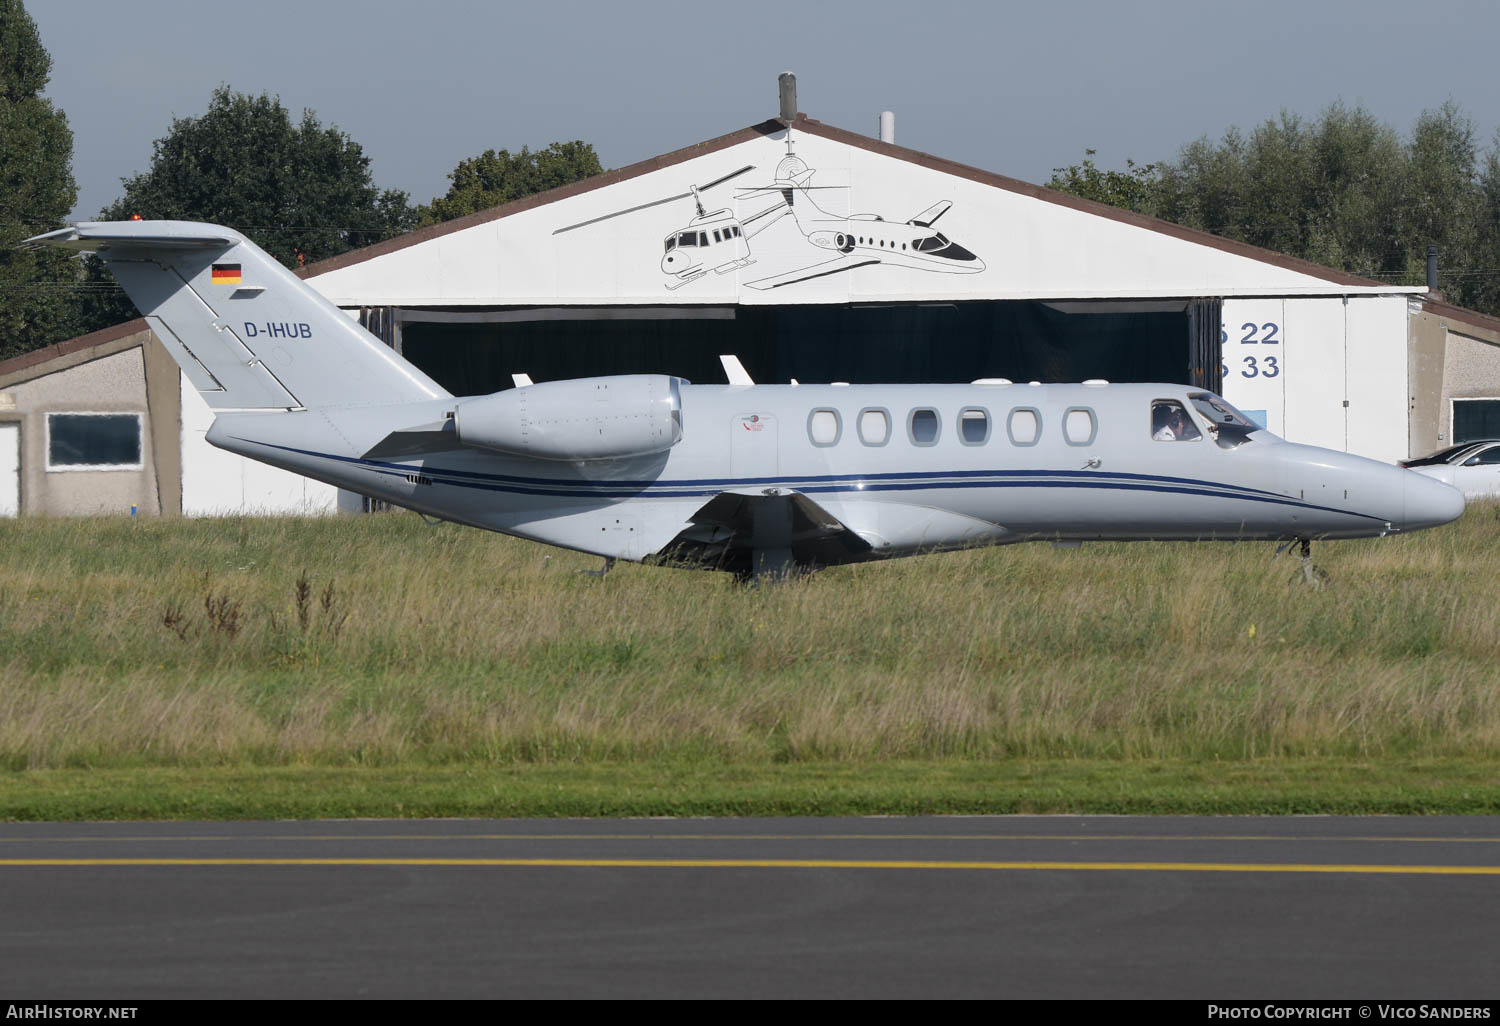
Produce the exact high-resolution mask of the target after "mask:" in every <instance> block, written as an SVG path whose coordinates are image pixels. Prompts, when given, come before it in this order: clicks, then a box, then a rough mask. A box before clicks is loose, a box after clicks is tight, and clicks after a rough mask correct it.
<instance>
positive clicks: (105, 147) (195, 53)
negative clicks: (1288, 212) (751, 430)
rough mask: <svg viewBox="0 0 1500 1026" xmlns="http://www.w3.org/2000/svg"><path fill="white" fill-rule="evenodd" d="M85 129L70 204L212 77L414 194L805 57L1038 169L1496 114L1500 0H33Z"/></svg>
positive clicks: (613, 156)
mask: <svg viewBox="0 0 1500 1026" xmlns="http://www.w3.org/2000/svg"><path fill="white" fill-rule="evenodd" d="M26 5H27V8H28V10H30V12H31V14H32V16H33V17H34V18H35V19H36V22H37V25H38V27H39V29H40V30H41V33H42V42H43V44H44V45H45V46H46V47H47V48H48V50H49V51H50V52H51V54H52V57H53V61H54V67H53V74H52V82H51V84H50V86H49V88H48V95H49V96H51V98H52V99H53V100H54V101H55V102H56V103H57V104H58V105H59V106H60V107H61V108H62V109H63V110H64V111H66V112H67V115H68V118H69V121H70V122H71V124H72V126H73V133H74V157H73V166H74V174H75V175H76V177H77V179H78V185H79V199H78V205H77V208H76V209H75V211H74V216H75V217H82V218H88V217H92V216H94V215H95V214H96V213H97V212H98V211H99V209H100V208H101V207H102V206H104V205H105V204H107V203H110V202H112V201H113V200H114V199H116V198H117V197H118V196H119V195H120V192H121V189H120V179H121V178H122V177H126V176H129V175H132V174H135V173H138V172H140V171H142V170H144V169H145V168H146V167H147V166H148V164H149V163H150V159H151V142H152V140H154V139H157V138H159V137H161V136H162V135H164V134H165V133H166V130H167V127H168V125H169V124H170V121H171V119H172V117H173V116H174V115H175V116H185V115H196V114H199V113H201V112H202V111H203V110H204V108H205V107H206V106H207V103H208V98H209V94H210V92H211V91H212V90H213V89H214V87H216V86H218V85H220V84H228V85H230V86H232V87H233V88H235V89H237V90H240V91H242V92H260V91H262V90H265V91H268V92H272V93H276V94H279V95H280V96H281V99H282V102H283V103H284V104H285V105H286V106H287V107H288V108H289V109H291V110H292V111H293V113H294V114H295V113H297V112H299V111H300V110H301V109H302V108H304V107H310V108H312V109H313V110H315V111H316V112H317V114H318V116H319V118H320V119H321V120H322V121H323V122H324V123H325V124H328V123H332V124H335V125H337V126H338V127H339V128H341V129H343V130H344V131H346V132H348V133H349V134H350V136H352V137H353V138H354V139H355V140H356V141H358V142H359V143H360V144H361V145H362V146H363V147H364V148H365V152H366V153H368V154H369V155H370V157H371V158H372V161H373V170H374V175H375V180H376V182H377V183H378V184H379V185H380V186H382V187H385V188H398V189H404V190H406V191H407V192H409V193H410V194H411V197H412V199H413V201H414V202H426V201H427V200H429V199H431V198H432V197H433V196H434V195H439V194H441V193H443V192H444V191H446V189H447V180H446V176H447V174H448V172H449V171H450V170H452V168H453V166H454V165H455V164H456V163H458V161H459V160H461V159H463V158H464V157H468V156H472V155H474V154H477V153H480V152H482V151H483V150H485V149H488V148H490V147H496V148H499V147H507V148H510V149H512V150H516V149H519V148H520V147H521V146H522V145H523V144H525V145H530V146H532V147H533V148H535V147H538V146H544V145H546V144H547V143H549V142H551V141H553V140H566V139H583V140H586V141H588V142H591V143H593V144H594V147H595V148H596V149H597V151H598V153H599V157H600V160H602V161H603V162H604V164H605V166H606V167H620V166H623V165H625V164H629V163H632V162H634V161H637V160H641V159H643V158H646V157H651V156H654V155H656V154H659V153H665V152H667V151H669V150H673V149H676V148H678V147H681V146H685V145H688V144H691V143H694V142H699V141H701V140H704V139H709V138H712V137H714V136H717V135H721V134H723V133H725V132H729V131H733V130H734V129H737V128H743V127H745V126H746V125H750V124H754V123H756V122H758V121H761V120H763V119H765V118H767V117H770V116H773V115H774V114H775V113H776V76H777V74H778V73H779V72H781V71H783V70H788V69H790V70H792V71H795V72H796V73H797V79H798V90H799V96H800V101H801V102H800V106H801V108H802V110H803V111H804V112H805V113H807V114H808V115H809V116H810V117H814V118H818V119H819V120H821V121H824V122H827V123H830V124H834V125H838V126H840V127H843V128H847V129H851V130H854V131H860V132H869V133H872V134H873V133H874V131H875V126H876V116H877V114H878V113H879V111H881V110H882V109H889V110H894V111H895V112H896V133H897V134H896V138H897V141H898V142H900V143H901V144H903V145H906V146H911V147H914V148H916V149H920V150H925V151H927V152H930V153H934V154H937V155H939V156H943V157H948V158H951V159H954V160H958V161H962V162H964V163H967V164H973V165H976V166H978V167H981V168H985V169H987V170H991V171H997V172H1000V173H1002V174H1008V175H1013V176H1015V177H1017V178H1022V179H1025V180H1028V181H1036V182H1041V181H1045V180H1046V179H1047V177H1048V176H1049V175H1050V173H1051V169H1052V168H1054V167H1057V166H1060V165H1064V164H1069V163H1076V162H1077V161H1078V159H1079V158H1081V157H1082V155H1083V150H1084V148H1085V147H1092V148H1094V149H1097V150H1098V151H1099V157H1098V160H1099V161H1100V163H1101V164H1102V165H1104V166H1110V167H1117V166H1121V165H1123V163H1124V160H1125V158H1126V157H1133V158H1135V159H1136V160H1137V161H1142V162H1144V161H1151V160H1159V159H1163V158H1170V157H1173V156H1175V155H1176V153H1177V150H1178V149H1179V147H1180V146H1181V145H1182V144H1183V143H1185V142H1188V141H1189V140H1191V139H1194V138H1196V137H1198V136H1200V135H1204V134H1208V135H1210V136H1213V137H1218V136H1219V135H1221V134H1222V133H1223V131H1224V129H1225V128H1227V127H1228V126H1229V125H1231V124H1238V125H1240V126H1241V127H1250V126H1252V125H1254V124H1256V123H1258V122H1260V121H1263V120H1264V119H1266V118H1267V117H1271V116H1273V115H1275V114H1276V113H1277V112H1278V111H1279V110H1280V109H1281V108H1283V107H1286V108H1288V109H1290V110H1293V111H1296V112H1298V113H1301V114H1303V115H1308V116H1311V115H1315V114H1316V113H1317V112H1318V111H1320V110H1321V109H1322V108H1323V107H1325V106H1327V105H1328V104H1329V103H1330V102H1332V101H1334V100H1337V99H1340V98H1342V99H1343V100H1344V101H1345V102H1347V103H1350V104H1353V103H1363V104H1364V105H1365V106H1366V107H1367V108H1368V109H1369V110H1370V111H1371V112H1372V113H1374V114H1375V115H1376V116H1377V117H1379V118H1381V119H1382V120H1384V121H1386V122H1388V123H1390V124H1392V125H1394V126H1395V127H1396V128H1397V129H1399V130H1401V131H1402V132H1403V133H1404V132H1406V131H1407V130H1408V129H1409V128H1410V127H1411V124H1412V122H1413V120H1414V119H1415V118H1416V116H1417V115H1418V114H1419V113H1420V112H1421V111H1422V110H1424V109H1427V108H1432V107H1436V106H1438V105H1439V104H1441V103H1442V102H1443V101H1445V100H1447V99H1449V98H1450V97H1451V98H1452V99H1454V100H1457V101H1458V102H1459V103H1461V104H1462V105H1463V107H1464V109H1465V110H1466V111H1467V112H1468V113H1469V115H1470V116H1471V117H1472V118H1473V119H1474V122H1475V124H1476V127H1477V128H1478V131H1479V135H1480V138H1481V140H1482V141H1484V142H1486V143H1487V142H1488V141H1489V140H1490V138H1491V134H1492V133H1493V132H1494V130H1495V128H1496V126H1497V124H1500V76H1496V75H1495V74H1494V70H1493V47H1494V41H1495V39H1496V38H1497V33H1496V29H1497V28H1500V5H1496V4H1495V3H1494V2H1493V0H1435V2H1428V3H1426V4H1422V5H1417V4H1411V3H1396V2H1391V0H1362V2H1359V3H1353V2H1343V0H1340V2H1319V0H1301V2H1296V3H1283V2H1266V3H1258V4H1257V3H1250V2H1245V3H1240V4H1235V5H1230V4H1218V3H1212V2H1204V0H1197V2H1190V0H1163V2H1149V0H1135V2H1133V3H1073V2H1064V0H1054V2H1052V3H1050V4H1037V3H1034V2H1032V3H1026V4H1003V3H979V2H967V3H955V2H949V0H927V2H925V3H922V4H917V3H912V2H910V0H862V2H858V3H846V2H842V0H838V2H835V0H803V2H801V3H772V4H763V5H762V4H751V3H744V2H741V3H733V4H727V3H726V4H715V3H712V2H702V0H699V2H694V3H675V2H667V0H632V2H629V3H608V4H606V3H579V2H573V0H544V2H532V3H526V4H500V3H480V2H474V0H425V2H422V3H413V2H395V0H365V2H360V3H354V2H338V3H335V2H329V0H243V2H233V0H230V2H222V0H221V2H218V3H201V2H199V3H190V2H185V0H183V2H176V0H134V2H132V3H129V4H124V3H119V2H114V0H111V2H102V0H26Z"/></svg>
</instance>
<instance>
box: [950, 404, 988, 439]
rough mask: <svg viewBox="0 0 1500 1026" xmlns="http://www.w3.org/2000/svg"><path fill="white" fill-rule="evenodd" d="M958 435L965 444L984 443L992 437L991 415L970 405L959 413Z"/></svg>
mask: <svg viewBox="0 0 1500 1026" xmlns="http://www.w3.org/2000/svg"><path fill="white" fill-rule="evenodd" d="M958 437H959V440H960V441H962V442H963V443H964V444H965V445H983V444H984V443H985V442H987V441H989V438H990V415H989V413H988V412H987V411H985V410H981V409H979V408H977V407H970V408H969V409H966V410H964V411H963V412H962V413H960V414H959V415H958Z"/></svg>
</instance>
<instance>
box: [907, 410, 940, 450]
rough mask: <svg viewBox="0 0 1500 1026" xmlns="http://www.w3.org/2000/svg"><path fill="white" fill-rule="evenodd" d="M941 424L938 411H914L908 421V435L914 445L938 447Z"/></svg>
mask: <svg viewBox="0 0 1500 1026" xmlns="http://www.w3.org/2000/svg"><path fill="white" fill-rule="evenodd" d="M939 428H940V422H939V420H938V412H937V410H932V409H920V410H912V411H911V416H910V417H908V418H907V421H906V431H907V434H908V435H910V436H911V444H912V445H936V444H937V440H938V431H939Z"/></svg>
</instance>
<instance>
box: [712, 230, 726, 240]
mask: <svg viewBox="0 0 1500 1026" xmlns="http://www.w3.org/2000/svg"><path fill="white" fill-rule="evenodd" d="M714 241H715V242H723V241H724V240H723V239H722V238H720V237H719V230H718V229H717V228H715V229H714Z"/></svg>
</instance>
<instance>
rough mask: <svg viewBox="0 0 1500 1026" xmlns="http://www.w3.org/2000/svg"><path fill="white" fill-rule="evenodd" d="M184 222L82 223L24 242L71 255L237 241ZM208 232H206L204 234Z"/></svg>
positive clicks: (219, 246)
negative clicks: (52, 248) (73, 253)
mask: <svg viewBox="0 0 1500 1026" xmlns="http://www.w3.org/2000/svg"><path fill="white" fill-rule="evenodd" d="M212 227H213V226H211V225H202V224H193V223H190V222H186V221H98V222H84V223H83V224H76V225H73V226H72V227H71V228H63V229H60V230H58V231H55V232H48V233H47V234H45V235H38V236H36V237H35V238H31V239H27V240H26V243H25V245H26V248H27V249H40V248H42V247H43V246H56V247H58V248H61V249H68V250H72V251H73V252H75V253H84V252H87V253H94V252H101V253H102V252H104V251H105V250H109V249H121V248H132V249H179V250H180V249H228V248H229V247H230V246H233V245H235V244H236V243H238V242H239V239H238V238H237V237H236V236H234V235H230V234H226V233H224V232H222V231H219V232H216V231H213V230H212ZM205 229H208V230H205Z"/></svg>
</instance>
